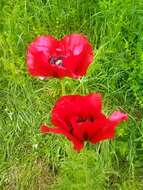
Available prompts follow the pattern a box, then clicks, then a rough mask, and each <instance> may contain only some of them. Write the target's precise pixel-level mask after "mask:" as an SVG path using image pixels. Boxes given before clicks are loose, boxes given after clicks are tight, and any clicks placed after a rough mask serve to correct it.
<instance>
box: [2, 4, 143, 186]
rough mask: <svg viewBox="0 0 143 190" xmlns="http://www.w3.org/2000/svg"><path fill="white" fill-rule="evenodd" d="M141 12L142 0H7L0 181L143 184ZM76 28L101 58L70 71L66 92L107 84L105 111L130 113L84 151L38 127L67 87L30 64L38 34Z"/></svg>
mask: <svg viewBox="0 0 143 190" xmlns="http://www.w3.org/2000/svg"><path fill="white" fill-rule="evenodd" d="M142 20H143V2H142V1H139V0H137V1H135V0H124V1H122V0H112V1H111V0H109V1H108V0H102V1H100V0H90V1H86V0H67V1H66V0H32V1H31V2H30V1H28V0H23V1H20V0H7V1H5V0H1V1H0V189H2V190H19V189H20V190H26V189H30V190H36V189H38V190H40V189H41V190H44V189H45V190H47V189H60V190H70V189H71V190H74V189H75V190H81V189H85V190H87V189H89V190H94V189H96V190H100V189H101V190H104V189H105V190H108V189H113V190H132V189H134V190H142V189H143V182H142V180H143V82H142V81H143V69H142V68H143V22H142ZM74 32H78V33H84V34H85V35H87V36H88V38H89V40H90V42H91V43H92V45H93V47H94V52H95V59H94V62H93V64H92V65H91V66H90V68H89V71H88V74H87V76H86V77H84V78H82V79H81V80H78V81H75V80H71V79H66V81H65V83H66V91H67V93H70V94H72V93H73V92H74V93H80V94H86V93H90V92H101V93H102V94H103V97H104V112H105V113H106V114H109V113H111V112H112V111H113V110H114V109H121V110H124V111H126V112H128V113H129V121H128V123H123V124H121V125H120V127H119V128H118V130H117V133H116V138H115V140H114V141H105V142H102V143H99V144H97V145H89V144H87V145H86V147H85V149H84V150H83V151H82V152H81V153H79V154H77V153H75V152H74V151H73V150H72V149H71V147H70V143H69V142H68V141H67V140H66V139H65V138H64V137H62V136H55V135H47V136H45V137H43V136H41V134H40V133H39V125H40V123H42V122H46V123H49V121H50V110H51V109H52V106H53V104H54V102H55V101H56V99H57V98H58V97H59V96H60V95H61V89H60V86H59V81H58V79H52V80H48V81H40V80H38V79H36V78H31V77H30V76H29V75H28V74H27V71H26V68H25V53H26V47H27V45H28V43H29V42H31V41H32V40H33V39H34V38H35V37H36V36H37V35H41V34H50V35H54V36H55V37H57V38H61V37H62V36H63V35H65V34H69V33H74ZM73 89H74V91H73Z"/></svg>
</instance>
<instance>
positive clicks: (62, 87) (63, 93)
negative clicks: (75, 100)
mask: <svg viewBox="0 0 143 190" xmlns="http://www.w3.org/2000/svg"><path fill="white" fill-rule="evenodd" d="M61 90H62V96H64V95H65V94H66V92H65V84H64V79H61Z"/></svg>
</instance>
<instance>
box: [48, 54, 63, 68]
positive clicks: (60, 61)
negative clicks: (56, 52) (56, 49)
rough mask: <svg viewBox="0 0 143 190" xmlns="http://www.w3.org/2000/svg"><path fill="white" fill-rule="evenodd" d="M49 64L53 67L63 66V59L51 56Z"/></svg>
mask: <svg viewBox="0 0 143 190" xmlns="http://www.w3.org/2000/svg"><path fill="white" fill-rule="evenodd" d="M49 62H50V64H52V65H57V66H63V57H62V56H60V57H55V56H51V57H50V60H49Z"/></svg>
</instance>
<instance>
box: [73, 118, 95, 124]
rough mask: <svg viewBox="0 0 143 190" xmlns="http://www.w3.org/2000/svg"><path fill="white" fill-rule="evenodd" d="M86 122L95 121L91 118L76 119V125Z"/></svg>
mask: <svg viewBox="0 0 143 190" xmlns="http://www.w3.org/2000/svg"><path fill="white" fill-rule="evenodd" d="M86 121H89V122H94V121H95V119H94V118H93V117H92V116H91V117H79V118H78V119H77V123H81V122H86Z"/></svg>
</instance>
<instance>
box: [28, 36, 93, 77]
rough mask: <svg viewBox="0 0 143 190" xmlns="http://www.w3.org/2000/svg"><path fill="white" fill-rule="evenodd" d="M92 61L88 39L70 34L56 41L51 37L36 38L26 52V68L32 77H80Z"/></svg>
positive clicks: (91, 51)
mask: <svg viewBox="0 0 143 190" xmlns="http://www.w3.org/2000/svg"><path fill="white" fill-rule="evenodd" d="M92 61H93V50H92V46H91V44H90V43H89V42H88V39H87V38H86V37H85V36H83V35H81V34H71V35H67V36H65V37H63V38H62V39H61V40H56V39H55V38H54V37H52V36H46V35H45V36H40V37H37V38H36V39H35V40H34V41H33V42H32V43H31V44H30V45H29V46H28V52H27V61H26V63H27V67H28V71H29V73H30V74H31V75H32V76H39V77H60V78H62V77H66V76H68V77H73V78H76V77H80V76H83V75H85V74H86V70H87V68H88V66H89V64H90V63H91V62H92Z"/></svg>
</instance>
